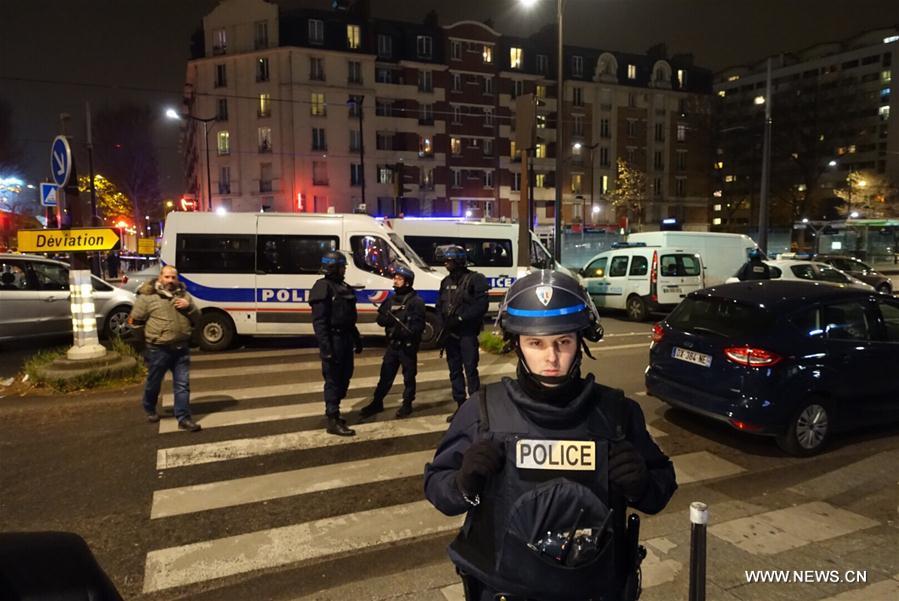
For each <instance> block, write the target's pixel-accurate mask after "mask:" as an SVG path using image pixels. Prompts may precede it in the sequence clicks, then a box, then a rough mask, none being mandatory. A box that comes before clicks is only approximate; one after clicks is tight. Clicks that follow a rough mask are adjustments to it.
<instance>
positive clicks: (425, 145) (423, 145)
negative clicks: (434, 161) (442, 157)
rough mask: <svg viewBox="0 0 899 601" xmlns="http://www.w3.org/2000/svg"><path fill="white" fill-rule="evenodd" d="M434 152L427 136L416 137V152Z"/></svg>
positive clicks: (424, 153) (429, 153) (421, 154)
mask: <svg viewBox="0 0 899 601" xmlns="http://www.w3.org/2000/svg"><path fill="white" fill-rule="evenodd" d="M433 153H434V143H433V142H432V141H431V138H430V137H429V136H419V137H418V154H419V155H420V156H431V155H432V154H433Z"/></svg>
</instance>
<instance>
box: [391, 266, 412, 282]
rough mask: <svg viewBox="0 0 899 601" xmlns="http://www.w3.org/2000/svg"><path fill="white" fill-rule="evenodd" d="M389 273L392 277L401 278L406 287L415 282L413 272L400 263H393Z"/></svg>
mask: <svg viewBox="0 0 899 601" xmlns="http://www.w3.org/2000/svg"><path fill="white" fill-rule="evenodd" d="M391 271H392V272H393V275H398V276H402V278H403V281H405V282H406V285H407V286H411V285H412V284H413V283H414V282H415V272H414V271H412V270H411V269H409V268H408V267H407V266H406V265H404V264H402V263H394V265H393V268H392V269H391Z"/></svg>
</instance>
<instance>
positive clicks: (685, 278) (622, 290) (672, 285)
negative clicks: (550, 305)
mask: <svg viewBox="0 0 899 601" xmlns="http://www.w3.org/2000/svg"><path fill="white" fill-rule="evenodd" d="M578 275H579V276H580V277H581V282H582V283H583V285H584V288H586V289H587V292H588V293H589V294H590V296H591V297H592V298H593V302H594V303H595V304H596V308H597V309H602V308H606V309H624V310H625V311H627V315H628V317H629V318H630V319H632V320H634V321H643V320H645V319H646V317H647V316H648V315H649V313H650V312H657V311H669V310H671V309H674V307H675V306H677V304H678V303H680V301H681V300H683V298H684V297H685V296H687V294H689V293H691V292H693V291H694V290H700V289H701V288H702V287H703V266H702V259H701V258H700V256H699V255H698V254H696V253H694V252H690V251H686V250H682V249H677V248H671V247H663V246H647V245H646V244H645V243H642V242H634V243H627V242H617V243H615V244H613V245H612V248H611V250H607V251H603V252H601V253H599V254H598V255H596V256H595V257H593V258H592V259H590V260H589V261H587V264H586V265H584V267H583V268H582V269H581V271H580V272H579V274H578Z"/></svg>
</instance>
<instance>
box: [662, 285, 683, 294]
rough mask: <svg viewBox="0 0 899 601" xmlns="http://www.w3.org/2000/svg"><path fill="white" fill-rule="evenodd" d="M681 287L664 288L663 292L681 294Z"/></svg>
mask: <svg viewBox="0 0 899 601" xmlns="http://www.w3.org/2000/svg"><path fill="white" fill-rule="evenodd" d="M680 291H681V290H680V286H663V287H662V292H668V293H671V294H674V293H675V292H680Z"/></svg>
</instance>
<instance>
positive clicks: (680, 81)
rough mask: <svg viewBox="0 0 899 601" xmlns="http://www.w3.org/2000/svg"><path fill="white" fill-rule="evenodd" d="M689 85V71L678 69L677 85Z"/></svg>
mask: <svg viewBox="0 0 899 601" xmlns="http://www.w3.org/2000/svg"><path fill="white" fill-rule="evenodd" d="M686 86H687V71H686V70H684V69H678V70H677V87H679V88H685V87H686Z"/></svg>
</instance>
